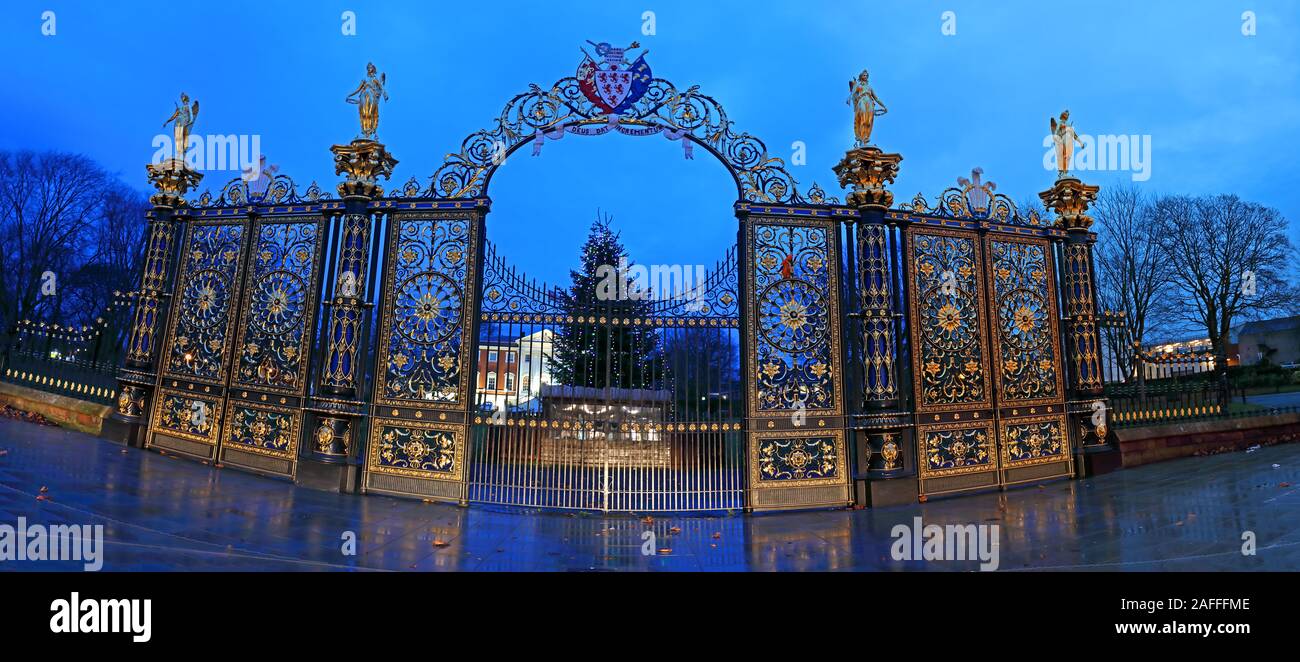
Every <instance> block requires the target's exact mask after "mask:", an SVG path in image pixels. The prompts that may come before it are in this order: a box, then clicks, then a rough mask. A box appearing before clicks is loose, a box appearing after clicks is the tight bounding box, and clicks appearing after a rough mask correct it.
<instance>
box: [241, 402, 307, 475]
mask: <svg viewBox="0 0 1300 662" xmlns="http://www.w3.org/2000/svg"><path fill="white" fill-rule="evenodd" d="M229 406H230V411H229V413H228V414H227V415H226V426H225V430H226V432H225V442H224V444H223V445H224V447H225V448H237V449H239V450H242V451H246V452H249V453H256V454H258V455H267V456H270V457H277V458H280V459H284V460H290V461H293V460H296V459H297V453H298V426H299V421H300V420H301V418H302V417H301V414H300V413H299V412H298V411H295V410H293V409H288V408H285V407H273V406H263V405H257V406H252V405H248V404H245V403H242V402H230V403H229Z"/></svg>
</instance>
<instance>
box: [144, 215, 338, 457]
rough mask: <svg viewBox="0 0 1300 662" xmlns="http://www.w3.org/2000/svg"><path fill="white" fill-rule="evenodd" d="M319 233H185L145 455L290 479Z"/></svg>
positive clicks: (207, 229)
mask: <svg viewBox="0 0 1300 662" xmlns="http://www.w3.org/2000/svg"><path fill="white" fill-rule="evenodd" d="M321 228H322V219H321V217H319V216H288V217H274V218H255V219H248V218H238V219H232V220H197V221H194V222H192V223H190V225H189V227H188V228H187V231H186V234H185V240H184V244H183V247H182V250H181V253H180V274H179V279H178V285H177V288H176V296H175V300H176V301H177V305H176V306H174V308H173V311H172V316H171V324H170V325H169V332H168V335H167V342H166V343H165V344H164V345H163V361H164V363H163V366H164V369H163V370H162V372H161V375H160V378H159V381H158V386H157V393H158V397H157V398H155V402H154V416H153V418H152V428H151V434H150V440H149V441H150V444H151V445H153V446H156V447H159V448H165V449H168V450H172V451H176V452H179V453H184V454H187V455H192V456H195V457H199V458H201V459H211V460H218V461H221V462H225V463H227V464H231V465H235V466H240V467H244V468H248V469H252V470H255V471H261V472H265V473H270V474H276V475H282V476H287V477H292V476H293V475H294V468H295V466H296V462H297V454H298V440H299V438H300V436H301V434H300V433H301V429H302V425H303V415H302V411H301V407H302V399H303V396H304V394H305V390H306V384H307V366H308V358H309V357H310V354H311V348H312V341H313V338H312V336H313V330H314V328H315V326H314V318H315V311H316V309H317V306H318V301H319V299H318V296H317V291H318V282H319V263H320V260H319V256H320V253H321V241H322V231H321ZM250 246H251V250H250Z"/></svg>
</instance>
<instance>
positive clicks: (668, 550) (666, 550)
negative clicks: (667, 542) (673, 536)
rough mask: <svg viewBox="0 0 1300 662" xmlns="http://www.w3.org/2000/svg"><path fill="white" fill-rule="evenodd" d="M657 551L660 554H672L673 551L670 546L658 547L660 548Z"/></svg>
mask: <svg viewBox="0 0 1300 662" xmlns="http://www.w3.org/2000/svg"><path fill="white" fill-rule="evenodd" d="M659 553H660V554H672V553H673V548H671V547H660V548H659Z"/></svg>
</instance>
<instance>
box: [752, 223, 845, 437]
mask: <svg viewBox="0 0 1300 662" xmlns="http://www.w3.org/2000/svg"><path fill="white" fill-rule="evenodd" d="M828 235H829V233H828V231H827V229H826V228H824V227H814V226H806V225H783V224H767V223H758V224H756V225H755V226H754V230H753V239H752V241H753V247H752V250H753V261H754V263H753V264H751V265H750V266H749V268H750V269H751V270H752V273H753V276H752V279H753V281H752V283H753V287H754V290H753V291H754V293H753V294H751V295H750V296H751V297H753V303H754V306H755V310H756V315H755V316H754V320H753V323H752V326H753V328H754V332H753V333H754V336H753V342H754V343H755V348H754V350H753V351H754V354H753V356H754V360H755V364H754V370H756V371H757V375H756V378H757V384H756V391H755V405H756V406H757V409H758V410H759V411H789V410H795V409H801V408H806V409H809V410H814V409H832V408H835V407H836V405H837V399H836V393H835V387H834V384H835V379H834V371H835V363H834V359H833V357H834V348H833V344H832V343H833V340H834V335H835V333H837V330H836V329H837V327H836V326H835V319H834V315H833V313H832V309H831V303H830V301H831V298H832V297H834V296H835V291H834V285H833V281H832V280H831V274H830V267H831V266H832V265H833V259H832V258H831V256H830V253H829V250H830V246H829V243H828V241H829V236H828Z"/></svg>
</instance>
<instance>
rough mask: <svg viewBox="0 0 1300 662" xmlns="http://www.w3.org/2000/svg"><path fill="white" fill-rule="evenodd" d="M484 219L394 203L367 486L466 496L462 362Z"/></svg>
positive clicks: (465, 406)
mask: <svg viewBox="0 0 1300 662" xmlns="http://www.w3.org/2000/svg"><path fill="white" fill-rule="evenodd" d="M480 224H481V219H480V218H479V217H478V216H477V215H471V214H465V213H436V212H426V213H416V212H412V213H397V214H393V215H392V216H391V218H390V223H389V237H388V243H387V253H386V256H387V257H386V262H387V274H386V276H385V281H384V301H383V317H382V320H381V323H380V333H379V365H378V366H377V369H376V379H375V398H374V401H375V412H376V415H375V418H374V420H373V421H372V423H371V427H370V438H369V442H368V450H367V453H366V478H365V487H366V489H367V491H371V492H383V493H391V494H401V495H408V496H419V497H425V498H435V499H443V500H454V501H461V500H463V499H464V475H465V474H464V457H465V450H464V445H465V428H466V422H467V413H468V410H469V405H468V402H469V393H470V391H469V388H470V385H469V381H468V372H469V371H468V369H467V368H468V366H469V365H471V363H470V360H469V351H470V346H471V345H472V344H473V343H471V342H470V338H471V337H472V336H471V333H472V330H473V317H472V315H471V314H470V310H471V308H470V306H471V305H472V304H473V299H474V297H472V296H470V295H468V294H467V292H473V291H474V288H475V287H476V285H475V284H474V280H475V278H476V273H475V272H476V265H477V254H478V250H479V249H478V235H479V226H480Z"/></svg>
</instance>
